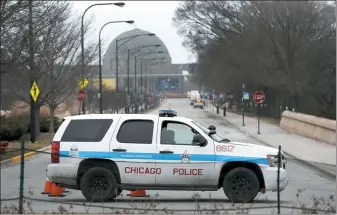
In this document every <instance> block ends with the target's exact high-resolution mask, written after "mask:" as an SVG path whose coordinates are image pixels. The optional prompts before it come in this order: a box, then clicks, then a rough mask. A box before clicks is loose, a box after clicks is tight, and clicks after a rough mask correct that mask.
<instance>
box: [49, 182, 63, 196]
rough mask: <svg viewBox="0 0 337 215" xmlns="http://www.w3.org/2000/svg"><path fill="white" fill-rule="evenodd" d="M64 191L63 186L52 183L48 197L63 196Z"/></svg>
mask: <svg viewBox="0 0 337 215" xmlns="http://www.w3.org/2000/svg"><path fill="white" fill-rule="evenodd" d="M64 192H65V189H64V187H59V186H57V185H56V184H55V183H52V186H51V192H50V194H49V195H48V196H49V197H64V196H65V195H64V194H63V193H64Z"/></svg>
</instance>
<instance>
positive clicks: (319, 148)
mask: <svg viewBox="0 0 337 215" xmlns="http://www.w3.org/2000/svg"><path fill="white" fill-rule="evenodd" d="M205 111H208V112H210V113H213V114H216V109H215V107H214V106H213V107H210V106H207V105H206V107H205ZM218 116H219V117H222V118H223V119H224V120H226V121H227V122H228V123H230V124H232V125H233V126H234V127H237V128H239V129H240V130H242V131H244V132H245V133H246V134H248V135H250V136H252V137H255V138H256V139H258V140H259V141H261V142H263V143H265V144H267V145H270V146H272V147H275V148H278V147H279V145H280V146H281V149H282V151H284V152H285V153H287V154H289V155H290V156H293V157H295V158H298V159H300V160H303V161H305V162H308V163H310V164H311V165H318V166H320V167H317V168H322V166H324V167H323V168H324V169H326V170H327V171H329V172H330V173H333V174H334V175H336V146H335V145H331V144H328V143H324V142H320V141H317V140H313V139H310V138H307V137H303V136H300V135H297V134H291V133H289V132H287V131H285V130H283V129H281V128H280V127H278V126H275V125H271V124H269V123H266V122H263V121H261V120H260V134H257V131H258V128H257V125H258V124H257V119H254V118H251V117H247V116H245V126H242V115H239V114H235V113H230V112H228V111H227V112H226V116H223V110H222V109H220V112H219V115H218Z"/></svg>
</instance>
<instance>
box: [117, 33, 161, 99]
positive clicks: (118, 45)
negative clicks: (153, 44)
mask: <svg viewBox="0 0 337 215" xmlns="http://www.w3.org/2000/svg"><path fill="white" fill-rule="evenodd" d="M140 36H150V37H152V36H155V34H153V33H149V34H137V35H133V36H129V37H124V38H121V39H116V48H115V49H116V50H115V51H116V56H115V60H116V63H115V64H116V65H115V66H116V92H117V93H118V89H119V88H118V49H119V48H120V47H121V46H122V45H124V44H126V43H127V42H129V41H130V40H133V39H135V38H136V37H140ZM121 41H124V42H123V43H121V44H119V42H121Z"/></svg>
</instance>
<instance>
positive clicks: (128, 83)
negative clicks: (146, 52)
mask: <svg viewBox="0 0 337 215" xmlns="http://www.w3.org/2000/svg"><path fill="white" fill-rule="evenodd" d="M159 46H161V45H144V46H139V47H135V48H132V49H128V52H127V101H129V100H128V99H129V98H130V55H131V51H134V52H132V54H134V53H136V52H137V51H139V50H141V49H144V48H147V47H159ZM135 81H136V80H135ZM125 110H126V112H127V113H129V102H128V104H127V107H125Z"/></svg>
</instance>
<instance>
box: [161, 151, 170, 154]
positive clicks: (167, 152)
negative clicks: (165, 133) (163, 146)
mask: <svg viewBox="0 0 337 215" xmlns="http://www.w3.org/2000/svg"><path fill="white" fill-rule="evenodd" d="M159 153H160V154H173V152H172V151H159Z"/></svg>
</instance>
